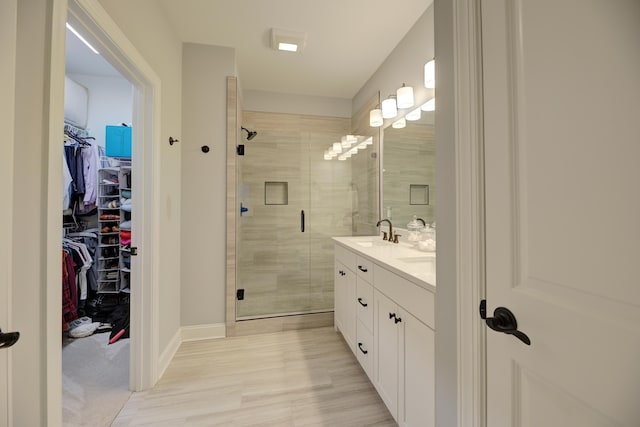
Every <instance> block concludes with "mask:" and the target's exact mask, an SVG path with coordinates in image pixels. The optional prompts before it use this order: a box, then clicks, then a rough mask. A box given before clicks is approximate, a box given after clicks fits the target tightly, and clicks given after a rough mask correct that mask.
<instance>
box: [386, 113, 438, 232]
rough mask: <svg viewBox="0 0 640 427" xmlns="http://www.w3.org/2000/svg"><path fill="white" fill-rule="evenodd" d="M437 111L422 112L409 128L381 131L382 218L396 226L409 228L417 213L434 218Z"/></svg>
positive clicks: (389, 127)
mask: <svg viewBox="0 0 640 427" xmlns="http://www.w3.org/2000/svg"><path fill="white" fill-rule="evenodd" d="M434 123H435V122H434V112H432V111H430V112H425V111H423V112H422V116H421V118H420V120H418V121H408V120H407V125H406V127H404V128H402V129H396V128H393V127H392V126H388V127H386V128H384V130H383V133H382V180H381V181H382V197H381V208H382V209H381V210H382V212H381V217H382V218H390V219H391V221H392V222H393V225H394V227H399V228H406V226H407V223H409V221H411V220H412V219H413V216H414V215H416V216H417V217H418V218H423V219H424V220H425V221H426V222H427V223H433V222H434V221H435V202H436V188H435V178H436V173H435V164H436V157H435V154H436V150H435V126H434Z"/></svg>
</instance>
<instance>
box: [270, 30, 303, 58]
mask: <svg viewBox="0 0 640 427" xmlns="http://www.w3.org/2000/svg"><path fill="white" fill-rule="evenodd" d="M306 38H307V35H306V34H305V33H299V32H296V31H288V30H281V29H278V28H272V29H271V48H273V49H275V50H279V51H284V52H297V53H300V52H302V49H303V48H304V45H305V41H306Z"/></svg>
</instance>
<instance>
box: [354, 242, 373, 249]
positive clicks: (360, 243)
mask: <svg viewBox="0 0 640 427" xmlns="http://www.w3.org/2000/svg"><path fill="white" fill-rule="evenodd" d="M356 244H358V245H360V246H362V247H365V248H370V247H372V246H373V242H356Z"/></svg>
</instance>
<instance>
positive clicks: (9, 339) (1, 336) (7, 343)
mask: <svg viewBox="0 0 640 427" xmlns="http://www.w3.org/2000/svg"><path fill="white" fill-rule="evenodd" d="M19 339H20V332H7V333H4V332H2V329H0V348H8V347H11V346H12V345H14V344H15V343H17V342H18V340H19Z"/></svg>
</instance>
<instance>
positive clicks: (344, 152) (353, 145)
mask: <svg viewBox="0 0 640 427" xmlns="http://www.w3.org/2000/svg"><path fill="white" fill-rule="evenodd" d="M372 144H373V137H372V136H370V137H366V136H362V135H345V136H343V137H342V138H340V142H334V143H332V144H331V146H330V147H329V149H327V150H325V151H324V153H323V157H324V159H325V160H332V159H334V158H335V157H337V158H338V160H347V159H348V158H350V157H351V156H352V155H354V154H357V153H358V151H360V150H364V149H366V148H367V146H368V145H372Z"/></svg>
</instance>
